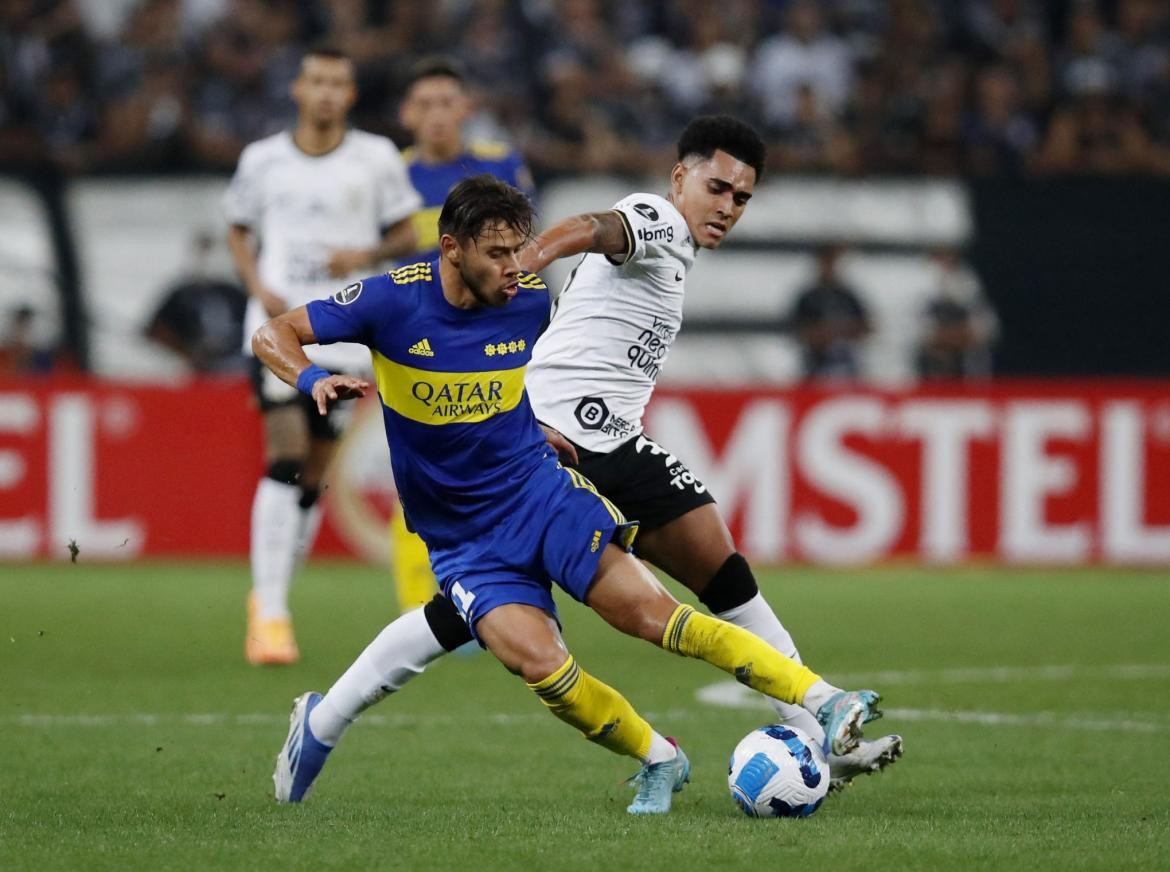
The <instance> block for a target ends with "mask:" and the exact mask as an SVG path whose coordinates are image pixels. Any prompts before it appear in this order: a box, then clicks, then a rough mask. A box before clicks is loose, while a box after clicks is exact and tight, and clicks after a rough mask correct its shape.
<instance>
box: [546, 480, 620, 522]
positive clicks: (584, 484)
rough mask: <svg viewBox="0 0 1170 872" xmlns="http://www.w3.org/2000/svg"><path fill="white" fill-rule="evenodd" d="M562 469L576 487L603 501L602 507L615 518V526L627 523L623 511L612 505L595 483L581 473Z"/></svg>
mask: <svg viewBox="0 0 1170 872" xmlns="http://www.w3.org/2000/svg"><path fill="white" fill-rule="evenodd" d="M562 469H564V470H565V472H567V473H568V474H569V480H570V481H571V482H573V486H574V487H579V488H583V489H584V490H587V491H589V492H590V493H591V494H593V495H594V496H595V497H597V498H598V499H599V500H601V502H602V505H604V506H605V510H606V511H607V512H609V515H610V517H611V518H613V520H614V523H615V524H619V525H621V524H624V523H626V518H625V515H623V514H622V513H621V511H619V510H618V507H617V506H615V505H614V504H613V503H611V502H610V501H609V500H608V499H607V498H606V497H604V496H603V495H602V494H601V492H600V491H598V490H597V487H596V486H595V485H594V484H593V482H591V481H590V480H589V479H587V478H586V477H585V476H583V475H582V474H581V473H579V472H577V470H575V469H570V468H569V467H567V466H565V467H562Z"/></svg>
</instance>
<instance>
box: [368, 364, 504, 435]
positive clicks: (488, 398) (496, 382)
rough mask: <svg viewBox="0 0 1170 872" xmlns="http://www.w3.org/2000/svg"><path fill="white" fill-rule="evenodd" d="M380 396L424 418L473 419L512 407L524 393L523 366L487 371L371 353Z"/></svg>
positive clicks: (428, 420)
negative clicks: (432, 366) (426, 365)
mask: <svg viewBox="0 0 1170 872" xmlns="http://www.w3.org/2000/svg"><path fill="white" fill-rule="evenodd" d="M372 356H373V360H374V380H375V381H376V382H377V384H378V393H379V394H380V395H381V397H382V402H383V404H385V405H386V406H388V407H389V408H391V409H393V410H394V411H395V412H397V413H398V414H399V415H402V416H403V417H404V418H409V419H410V420H412V421H418V422H419V423H420V424H473V423H475V422H477V421H486V420H487V419H488V418H491V417H493V416H494V415H499V414H501V413H503V412H508V411H511V410H512V409H514V408H516V406H518V405H520V400H521V399H522V398H523V396H524V371H525V369H527V367H525V366H518V367H516V368H515V369H499V370H488V371H484V372H434V371H432V370H429V369H415V368H414V367H413V366H405V365H404V364H401V363H396V362H394V361H393V360H390V359H389V358H386V357H383V356H382V355H381V354H379V353H378V352H376V351H375V352H373V353H372Z"/></svg>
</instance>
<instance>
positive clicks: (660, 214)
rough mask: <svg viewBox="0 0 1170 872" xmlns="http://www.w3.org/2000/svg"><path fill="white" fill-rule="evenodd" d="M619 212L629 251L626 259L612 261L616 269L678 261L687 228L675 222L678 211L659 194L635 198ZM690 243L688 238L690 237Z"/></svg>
mask: <svg viewBox="0 0 1170 872" xmlns="http://www.w3.org/2000/svg"><path fill="white" fill-rule="evenodd" d="M611 211H613V212H616V213H617V214H618V215H619V216H620V217H621V219H622V222H623V223H624V224H625V226H626V235H627V237H628V241H629V248H628V249H627V251H626V254H625V255H624V256H617V257H610V258H609V261H610V263H612V264H614V265H615V266H625V265H627V264H649V263H653V262H655V261H662V260H663V259H667V260H673V259H675V257H676V252H677V249H678V243H679V242H681V241H682V237H684V236H688V234H687V233H686V225H685V224H683V225H682V227H679V226H678V222H677V221H676V220H674V219H675V218H676V217H681V216H679V214H678V210H677V209H675V208H674V206H673V205H672V204H671V203H670V201H669V200H666V199H665V198H664V197H660V196H658V195H657V194H632V195H630V196H629V197H626V198H625V199H624V200H622V201H621V202H619V203H617V204H616V205H615V206H614V207H613V209H612V210H611ZM688 242H689V237H688Z"/></svg>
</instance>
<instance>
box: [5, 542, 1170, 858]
mask: <svg viewBox="0 0 1170 872" xmlns="http://www.w3.org/2000/svg"><path fill="white" fill-rule="evenodd" d="M761 576H762V585H763V587H764V591H765V593H766V594H767V595H768V596H769V598H770V599H771V601H772V602H773V604H774V605H775V606H776V608H777V610H778V611H779V613H780V614H781V615H782V617H783V618H784V619H785V621H786V623H787V624H788V626H789V627H790V628H791V629H792V630H793V632H794V634H795V635H796V638H797V640H798V642H799V643H800V645H801V649H802V652H803V653H804V655H805V658H806V660H807V661H808V662H809V663H810V665H812V666H813V667H814V668H815V669H817V670H819V671H821V672H822V673H824V674H825V675H826V677H828V678H830V679H837V680H839V681H840V682H841V683H847V684H849V685H851V686H856V685H862V684H864V685H870V684H872V686H874V687H875V688H877V689H878V690H880V691H882V692H883V693H884V694H885V697H886V700H885V706H886V707H887V709H888V710H889V714H888V716H887V718H886V720H884V721H881V722H878V723H876V724H873V725H871V726H870V728H869V730H868V732H869V733H870V734H873V735H877V734H880V733H879V730H880V731H881V732H886V731H897V732H900V733H902V734H903V735H904V736H905V739H906V756H905V758H903V760H902V761H901V762H899V763H898V764H897V765H896V766H894V767H893V768H892V769H891V770H889V771H888V772H886V773H884V774H882V775H880V776H872V777H868V778H862V779H859V781H858V783H857V784H856V785H855V786H854V787H853V788H852V789H850V790H848V791H846V792H845V793H844V794H843V795H841V796H839V797H836V798H832V799H830V800H829V801H827V802H826V803H825V805H824V806H823V807H822V808H821V810H820V811H819V812H818V813H817V814H816V815H815V816H813V817H812V818H809V819H807V820H803V821H781V820H764V821H756V820H749V819H747V818H745V817H743V816H742V815H741V814H740V813H739V811H738V810H737V809H736V808H735V806H734V805H733V804H732V802H731V800H730V798H729V797H728V792H727V782H726V775H727V770H726V766H727V758H728V754H729V753H730V751H731V748H732V747H733V746H734V744H735V743H736V742H737V741H738V740H739V738H740V737H741V736H742V735H744V734H745V733H746V732H747V731H748V730H749V729H751V728H752V727H755V726H758V725H760V724H762V723H766V722H767V721H768V720H769V718H768V710H766V709H765V708H763V707H752V706H753V705H756V703H754V702H753V700H752V699H750V698H747V697H739V698H735V697H734V694H732V695H731V696H730V697H729V701H731V702H736V701H737V699H738V700H739V701H740V702H741V703H743V705H746V706H747V707H742V706H741V707H728V706H719V705H714V704H711V703H709V702H704V701H702V699H701V698H700V697H699V696H698V695H697V694H698V692H699V691H700V690H701V689H703V688H706V687H709V686H710V685H715V684H720V683H725V682H726V676H724V675H723V674H722V673H720V672H718V671H717V670H714V669H712V668H711V667H709V666H707V665H706V664H703V663H698V662H694V661H687V660H683V659H681V658H678V657H674V656H672V655H668V654H666V653H664V652H662V651H657V650H655V649H653V648H652V647H650V646H648V645H646V644H645V643H640V642H635V641H632V640H628V639H625V638H620V637H619V636H618V635H617V634H616V633H615V632H613V631H611V630H609V629H608V628H607V627H605V626H604V625H602V624H601V622H600V621H599V620H597V619H596V618H595V617H594V616H593V615H592V614H591V613H589V612H587V611H586V610H585V609H583V608H582V607H580V606H577V605H574V604H565V603H562V617H563V619H564V621H565V624H566V634H565V635H566V639H567V641H568V643H569V645H570V647H571V649H572V650H573V651H574V653H575V654H576V655H577V658H578V660H579V661H580V662H581V663H582V665H583V666H584V667H585V668H586V669H588V670H589V671H590V672H592V673H593V674H594V675H597V676H598V677H600V678H602V679H604V680H606V681H608V682H610V683H611V684H613V685H615V686H616V687H618V688H619V689H621V690H622V691H623V692H624V693H625V694H626V695H627V696H628V697H629V698H630V699H631V701H632V702H633V703H634V704H635V706H636V707H638V708H639V709H640V710H641V711H642V712H644V713H646V714H647V715H648V716H650V717H651V719H652V721H653V722H654V723H655V725H656V726H657V727H658V729H659V730H660V731H662V732H665V733H668V734H671V735H675V736H677V737H678V738H679V740H680V741H681V742H682V743H683V745H684V747H685V748H686V749H687V751H688V752H689V754H690V755H691V759H692V761H693V762H694V766H695V769H694V773H693V778H692V783H691V784H690V785H689V786H688V787H687V789H686V790H685V791H684V792H682V793H681V794H678V795H677V796H676V798H675V808H674V811H673V812H672V813H671V814H670V815H669V816H666V817H662V818H654V819H631V818H630V817H629V816H628V815H626V814H625V811H624V808H625V805H626V803H627V801H628V798H629V788H627V787H625V786H624V785H622V784H621V783H620V782H621V781H622V779H623V778H624V777H626V776H628V775H629V774H631V772H632V771H633V770H634V769H635V768H636V767H635V766H634V765H633V764H632V761H629V760H625V759H619V758H617V757H615V756H612V755H610V754H608V753H607V752H605V751H604V750H602V749H600V748H597V747H594V746H592V745H591V744H589V743H588V742H585V741H583V740H581V739H580V738H579V737H578V736H577V735H576V734H575V733H574V732H573V731H572V730H571V729H570V728H569V727H567V726H565V725H564V724H562V723H560V722H559V721H557V720H555V719H554V718H553V717H552V716H551V715H549V714H548V713H546V712H545V711H543V709H542V707H541V706H540V704H539V702H538V701H537V699H536V698H535V697H534V696H533V695H532V694H531V693H530V692H529V691H527V690H526V689H525V688H524V686H523V684H522V683H521V682H520V681H519V680H518V679H516V678H513V677H512V676H510V675H508V674H506V673H505V672H504V670H503V669H502V668H501V667H500V666H499V665H498V664H496V663H495V661H494V660H493V659H492V658H491V657H490V656H488V655H486V654H483V653H478V654H474V655H471V656H462V655H457V656H452V657H448V658H446V659H445V660H444V661H443V662H441V663H439V664H436V665H435V666H434V667H432V670H431V671H430V672H428V673H427V674H426V675H425V676H423V677H422V678H420V679H418V680H417V681H415V682H414V683H413V684H411V685H410V686H408V687H407V688H406V689H405V690H403V691H402V692H401V693H400V694H398V695H396V696H392V697H390V698H389V699H388V700H386V701H385V702H383V703H382V704H381V705H379V706H377V707H376V708H374V709H373V710H372V711H371V712H369V713H368V714H367V717H366V718H365V719H364V720H362V721H359V722H358V724H357V725H356V726H355V727H354V728H353V729H352V730H351V731H350V733H349V734H348V736H347V737H346V739H345V740H344V742H343V743H342V744H341V746H340V747H339V749H338V750H337V751H336V752H335V753H334V754H333V756H332V758H331V759H330V762H329V765H328V766H327V767H326V769H325V771H324V773H323V775H322V777H321V778H320V779H319V781H318V783H317V785H316V788H315V792H314V794H313V795H312V797H311V798H310V800H309V801H308V802H306V803H305V804H303V805H301V806H294V807H287V806H277V805H276V804H275V803H274V802H273V801H272V782H271V773H272V761H273V757H274V756H275V754H276V752H277V750H278V748H279V746H280V744H281V743H282V741H283V739H284V735H285V731H286V727H287V715H288V710H289V705H290V702H291V700H292V699H293V697H294V696H295V695H297V694H298V693H300V692H301V691H303V690H305V689H308V688H315V689H319V690H325V689H326V687H327V686H328V685H329V683H330V682H331V681H332V679H333V678H334V677H335V676H336V675H338V674H339V673H340V671H341V670H342V669H343V668H344V667H345V666H347V665H348V664H349V662H350V661H351V660H352V658H353V657H354V656H355V655H356V654H357V653H358V652H359V651H360V650H361V649H362V648H363V647H364V645H365V644H366V642H367V641H368V640H369V639H371V638H372V637H373V636H374V634H375V633H376V632H377V631H378V630H379V629H380V628H381V626H382V625H383V624H384V623H385V622H386V621H387V619H388V618H389V617H390V616H391V615H392V607H391V606H390V603H391V602H392V601H393V598H392V595H391V591H390V589H389V586H388V583H387V580H386V577H385V575H384V574H383V573H382V572H381V571H380V570H376V569H373V568H369V567H365V566H360V565H351V564H330V563H317V564H314V565H312V566H310V567H309V568H308V569H307V570H306V571H305V572H304V573H303V575H302V577H301V578H300V579H299V580H298V583H297V585H296V587H295V589H294V608H295V610H296V614H297V615H298V619H297V633H298V638H299V641H300V645H301V652H302V660H301V663H300V664H298V665H296V666H294V667H288V668H267V669H257V668H253V667H250V666H248V665H247V664H246V663H245V662H244V659H243V656H242V632H243V597H244V592H245V589H246V586H247V583H248V582H247V570H246V568H245V567H244V566H242V565H218V564H207V565H187V566H178V565H174V564H161V563H160V564H152V563H143V564H139V565H134V566H111V565H104V566H99V565H87V564H86V563H85V560H84V554H83V555H82V559H81V560H80V561H79V563H77V564H76V565H73V564H68V563H66V564H61V565H52V566H49V565H16V566H13V565H8V566H3V567H2V568H0V869H4V870H8V872H15V870H24V869H29V870H32V869H35V870H46V869H86V870H89V869H131V868H133V869H151V870H157V869H249V870H251V869H277V870H291V869H312V868H345V869H358V868H381V869H440V868H441V869H475V870H477V872H485V870H492V869H517V868H527V869H540V870H548V869H582V870H605V869H617V870H621V869H639V870H653V869H664V870H671V872H681V870H685V869H694V868H700V867H704V866H705V867H710V868H718V869H747V870H763V869H797V868H799V869H827V868H845V867H846V866H849V867H862V866H863V867H865V868H866V869H869V870H875V869H940V868H946V867H950V868H954V869H997V870H998V869H1008V868H1017V869H1018V868H1029V869H1090V868H1095V869H1155V868H1160V869H1166V868H1170V847H1168V845H1167V842H1168V838H1167V836H1168V834H1170V751H1168V750H1167V746H1168V740H1170V630H1168V628H1167V624H1168V619H1170V579H1168V578H1167V577H1166V574H1165V573H1164V572H1163V573H1155V572H1152V571H1151V572H1138V571H1104V570H1102V571H1095V570H1080V571H1066V572H1055V571H1053V572H1045V571H1039V570H1034V571H1027V572H1019V571H1005V570H974V569H972V570H948V571H928V570H924V569H920V568H900V567H886V568H881V569H868V570H858V571H825V570H810V569H792V570H783V571H767V572H762V573H761ZM731 690H732V691H734V690H735V688H734V687H732V688H731ZM708 692H709V693H710V691H708ZM725 696H726V695H725Z"/></svg>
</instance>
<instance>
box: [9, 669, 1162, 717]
mask: <svg viewBox="0 0 1170 872" xmlns="http://www.w3.org/2000/svg"><path fill="white" fill-rule="evenodd" d="M1158 678H1170V664H1165V663H1126V664H1116V665H1104V666H1077V665H1061V666H998V667H985V668H956V669H937V670H925V669H923V670H904V671H887V672H868V673H854V674H843V675H842V674H837V675H834V676H833V679H834V681H837V682H838V683H839V684H844V685H847V686H855V687H856V686H867V685H872V686H874V687H877V688H879V689H880V688H884V687H889V686H894V685H913V684H936V685H948V684H970V683H989V684H996V683H1006V682H1016V681H1071V680H1079V679H1097V680H1115V681H1137V680H1148V679H1158ZM695 699H696V700H697V701H698V702H700V703H703V704H704V705H708V706H714V707H717V708H733V709H743V710H747V711H761V712H768V713H771V712H772V711H773V709H772V707H771V706H770V705H769V704H768V702H767V701H766V700H765V699H764V698H763V697H762V696H761V695H760V694H758V693H756V692H755V691H754V690H752V689H751V688H748V687H745V686H744V685H742V684H739V683H738V682H735V681H720V682H717V683H715V684H709V685H707V686H705V687H701V688H699V690H697V691H696V692H695ZM698 714H699V713H698V712H696V711H694V710H692V709H671V710H668V711H664V712H646V713H645V717H646V718H647V719H648V720H650V721H652V722H654V721H677V720H687V719H690V718H694V717H696V716H698ZM886 715H887V717H890V718H896V719H898V720H904V721H936V722H948V723H961V724H977V725H981V726H1009V727H1010V726H1028V727H1030V726H1048V727H1063V728H1068V729H1079V730H1093V731H1101V732H1109V731H1118V732H1136V733H1161V732H1170V716H1168V715H1162V716H1161V718H1160V719H1159V715H1157V714H1153V713H1140V714H1139V713H1127V712H1118V713H1117V716H1116V717H1115V718H1112V719H1110V718H1105V717H1102V714H1101V712H1099V711H1097V712H1093V713H1090V714H1076V713H1071V714H1070V713H1067V712H1023V713H1012V712H987V711H954V710H943V709H910V708H896V709H886ZM480 717H482V719H483V720H484V721H486V722H487V723H489V724H500V725H506V726H510V725H515V724H534V725H539V724H544V723H549V724H551V723H553V722H552V721H551V720H550V719H549V717H548V715H547V714H546V713H545V712H543V711H533V712H518V713H510V712H486V713H483V714H482V715H480ZM361 720H362V722H363V723H367V724H373V725H374V726H380V727H417V726H442V725H453V724H460V723H464V722H466V720H467V718H466V716H464V715H447V714H441V713H434V714H379V713H376V712H371V713H367V714H365V715H363V716H362V719H361ZM287 723H288V715H286V714H281V713H266V714H258V713H241V714H232V713H228V712H201V713H184V712H172V713H161V712H159V713H152V712H125V713H122V714H79V713H75V714H0V726H13V727H34V728H35V727H108V726H146V727H153V726H164V725H166V726H171V725H174V726H205V727H213V726H264V727H267V726H277V725H284V724H287Z"/></svg>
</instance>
